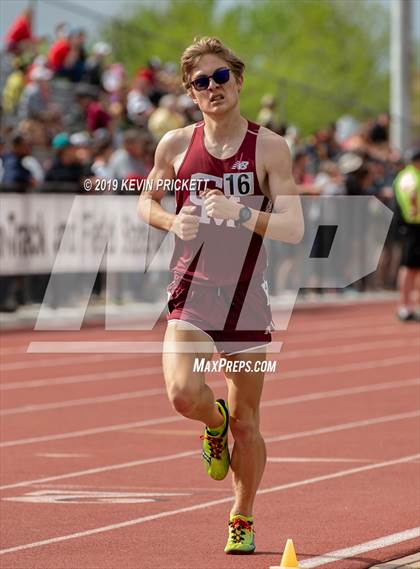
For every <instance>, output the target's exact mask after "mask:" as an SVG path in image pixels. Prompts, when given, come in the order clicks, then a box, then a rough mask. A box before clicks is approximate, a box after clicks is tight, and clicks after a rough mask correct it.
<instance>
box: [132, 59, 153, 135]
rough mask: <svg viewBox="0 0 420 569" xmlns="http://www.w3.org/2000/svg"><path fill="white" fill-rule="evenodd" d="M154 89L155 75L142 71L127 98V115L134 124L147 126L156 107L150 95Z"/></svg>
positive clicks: (145, 70) (147, 70)
mask: <svg viewBox="0 0 420 569" xmlns="http://www.w3.org/2000/svg"><path fill="white" fill-rule="evenodd" d="M153 87H154V83H153V73H152V72H151V71H150V70H149V69H142V70H141V71H140V72H139V73H138V74H137V77H136V79H135V81H134V85H133V88H132V89H131V91H130V92H129V93H128V96H127V114H128V117H129V119H130V120H131V121H132V123H133V124H135V125H138V126H141V125H145V124H146V123H147V120H148V118H149V116H150V115H151V114H152V112H153V110H154V106H153V104H152V101H151V100H150V94H151V93H152V91H153Z"/></svg>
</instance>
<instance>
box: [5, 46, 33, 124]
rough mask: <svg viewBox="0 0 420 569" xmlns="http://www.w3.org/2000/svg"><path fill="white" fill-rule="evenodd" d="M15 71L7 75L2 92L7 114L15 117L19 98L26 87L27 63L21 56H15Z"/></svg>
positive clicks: (12, 117)
mask: <svg viewBox="0 0 420 569" xmlns="http://www.w3.org/2000/svg"><path fill="white" fill-rule="evenodd" d="M12 66H13V71H12V72H11V73H10V75H8V76H7V79H6V82H5V84H4V88H3V93H2V105H3V110H4V112H5V113H6V115H9V116H10V117H11V119H12V120H14V119H15V115H16V111H17V109H18V105H19V100H20V97H21V95H22V91H23V90H24V88H25V72H26V68H27V63H25V62H24V60H23V59H22V58H21V57H16V58H14V60H13V62H12Z"/></svg>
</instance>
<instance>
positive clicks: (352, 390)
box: [261, 378, 420, 407]
mask: <svg viewBox="0 0 420 569" xmlns="http://www.w3.org/2000/svg"><path fill="white" fill-rule="evenodd" d="M416 385H420V379H419V378H415V379H406V380H403V381H387V382H383V383H374V384H371V385H359V386H357V387H348V388H344V389H336V390H334V391H317V392H314V393H306V394H305V395H295V396H293V397H285V398H283V399H271V400H270V401H263V402H262V403H261V407H277V406H279V405H290V404H292V403H303V402H306V401H317V400H319V399H333V398H334V397H343V396H345V395H357V394H359V393H373V392H375V391H385V390H387V389H399V388H401V387H414V386H416Z"/></svg>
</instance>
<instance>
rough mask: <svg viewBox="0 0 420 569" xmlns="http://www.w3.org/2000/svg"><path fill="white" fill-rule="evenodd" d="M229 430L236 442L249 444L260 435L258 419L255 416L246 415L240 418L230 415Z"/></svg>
mask: <svg viewBox="0 0 420 569" xmlns="http://www.w3.org/2000/svg"><path fill="white" fill-rule="evenodd" d="M230 430H231V432H232V436H233V438H234V439H235V443H237V444H244V445H246V444H249V443H252V442H253V441H255V440H256V439H258V438H259V437H260V430H259V421H258V418H257V416H253V415H248V416H246V417H244V418H243V419H241V417H240V416H235V415H233V416H232V415H231V417H230Z"/></svg>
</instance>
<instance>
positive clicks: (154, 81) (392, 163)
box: [0, 8, 404, 310]
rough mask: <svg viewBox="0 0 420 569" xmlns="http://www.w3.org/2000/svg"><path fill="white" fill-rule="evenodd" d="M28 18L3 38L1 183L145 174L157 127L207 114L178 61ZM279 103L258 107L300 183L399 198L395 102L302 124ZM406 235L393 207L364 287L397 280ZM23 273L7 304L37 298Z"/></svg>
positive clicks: (6, 288)
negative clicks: (40, 30)
mask: <svg viewBox="0 0 420 569" xmlns="http://www.w3.org/2000/svg"><path fill="white" fill-rule="evenodd" d="M31 19H32V12H31V9H30V8H28V9H26V10H25V11H24V12H23V13H21V14H20V16H19V17H18V18H17V19H16V20H15V21H14V22H13V23H12V24H11V26H10V28H9V30H8V32H7V34H6V37H5V38H4V39H3V45H2V54H1V60H2V61H1V78H0V85H1V132H0V136H1V141H0V192H13V193H29V192H32V193H33V192H59V193H61V192H70V193H83V180H84V179H85V178H86V177H91V178H106V179H119V180H123V179H127V178H130V179H142V178H144V177H146V176H147V174H148V172H149V171H150V169H151V167H152V163H153V156H154V151H155V148H156V144H157V143H158V141H159V140H160V138H161V137H162V136H163V135H164V134H165V133H166V132H167V131H169V130H172V129H174V128H178V127H182V126H184V125H187V124H189V123H192V122H195V121H198V120H200V118H201V116H200V112H199V110H198V109H197V107H196V106H195V105H194V103H193V101H192V100H191V99H190V98H189V97H188V96H187V95H186V94H185V92H184V90H183V88H182V84H181V80H180V75H179V70H178V66H177V64H175V63H173V62H170V61H161V60H160V59H159V57H152V58H150V59H149V60H148V61H147V63H146V64H144V65H141V66H140V67H139V68H138V70H137V71H136V73H135V74H134V76H133V75H132V74H129V73H128V71H127V69H126V68H125V66H124V65H123V64H122V63H121V62H118V61H117V60H116V58H115V55H114V53H113V49H112V46H111V45H110V44H109V43H107V42H105V41H97V42H96V43H93V42H92V41H90V39H89V37H87V35H86V33H85V31H84V30H83V29H80V28H73V27H71V25H69V24H68V23H66V22H63V23H60V24H59V25H57V26H56V28H55V30H54V31H53V32H52V36H53V37H51V38H50V39H49V40H46V39H44V38H38V37H35V35H34V33H33V30H32V24H31ZM279 107H280V105H279V101H278V97H277V96H275V95H273V94H270V93H267V94H265V95H264V96H263V97H262V99H261V101H260V108H255V112H254V116H250V117H249V118H250V119H251V120H256V121H257V122H258V123H260V124H262V125H264V126H267V127H268V128H270V129H272V130H274V131H276V132H278V133H279V134H281V135H283V136H284V137H285V139H286V140H287V142H288V144H289V147H290V150H291V153H292V157H293V174H294V177H295V180H296V182H297V184H298V187H299V190H300V192H301V194H302V195H309V196H316V195H329V196H331V195H351V196H356V195H372V196H376V197H377V198H378V199H379V200H381V201H382V202H383V203H384V204H386V205H387V206H388V207H390V208H391V209H393V210H395V195H394V190H393V181H394V179H395V177H396V175H397V174H398V172H399V171H400V170H401V169H402V168H403V167H404V156H400V155H399V154H398V153H397V152H395V151H393V150H392V149H391V147H390V143H389V122H390V121H389V116H388V114H387V113H386V112H382V113H379V114H378V115H377V116H372V117H370V118H368V119H367V120H364V121H362V122H361V121H360V120H359V121H358V120H356V119H354V118H352V117H351V116H340V117H338V118H337V120H336V121H335V122H332V123H330V124H326V125H325V127H324V128H322V129H319V130H316V131H315V132H312V133H311V134H309V135H307V134H305V135H303V134H302V133H301V130H300V125H299V124H298V123H296V124H288V123H287V122H285V121H284V119H283V117H282V116H281V110H280V108H279ZM400 238H401V236H400V231H399V224H398V218H396V219H395V221H394V222H393V224H392V227H391V230H390V232H389V235H388V239H387V242H386V245H385V248H384V251H383V254H382V258H381V261H380V266H379V269H378V271H377V272H376V273H375V275H374V277H372V278H369V279H364V280H363V282H362V283H357V285H356V287H355V288H356V289H363V290H370V289H375V290H377V289H393V288H395V286H396V278H397V271H398V266H399V255H400ZM24 278H25V276H24V275H23V276H21V277H19V279H20V281H19V279H18V281H16V279H15V281H16V282H17V285H16V286H10V278H9V277H3V278H2V279H1V280H2V283H3V285H2V287H3V288H2V292H3V294H2V303H1V306H0V310H15V309H16V308H17V307H18V306H19V304H22V303H30V302H34V301H35V300H39V298H38V299H35V298H32V296H33V294H32V289H31V287H30V286H29V287H28V286H21V284H20V285H19V282H20V283H22V279H24ZM5 279H6V281H7V284H6V285H5V284H4V282H5ZM15 281H14V282H15ZM101 286H102V285H101V284H100V283H99V285H98V284H97V291H96V292H97V293H98V294H99V295H100V293H101V290H100V289H101ZM98 287H99V289H98ZM22 291H23V292H22ZM35 296H37V297H39V291H38V294H37V295H35Z"/></svg>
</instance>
